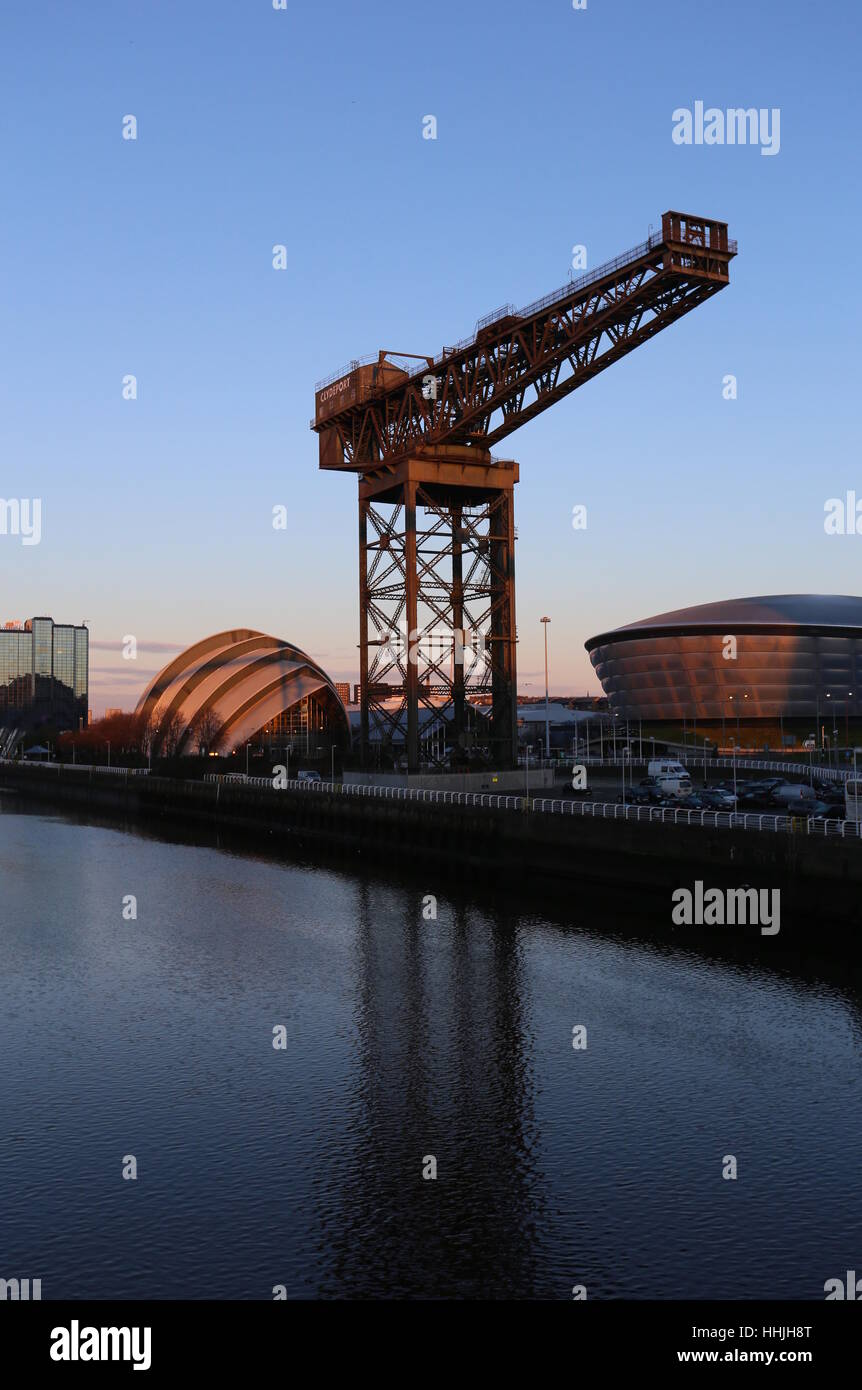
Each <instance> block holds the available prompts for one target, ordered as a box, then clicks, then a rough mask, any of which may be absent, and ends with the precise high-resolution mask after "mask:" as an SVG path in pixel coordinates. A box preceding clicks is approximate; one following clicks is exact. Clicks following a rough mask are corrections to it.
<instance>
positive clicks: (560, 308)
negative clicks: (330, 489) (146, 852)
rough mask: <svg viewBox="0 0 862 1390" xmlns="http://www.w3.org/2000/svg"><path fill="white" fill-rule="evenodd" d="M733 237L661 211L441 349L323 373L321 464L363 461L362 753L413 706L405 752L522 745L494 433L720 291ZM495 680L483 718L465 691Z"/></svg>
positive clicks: (505, 477) (506, 476) (504, 749)
mask: <svg viewBox="0 0 862 1390" xmlns="http://www.w3.org/2000/svg"><path fill="white" fill-rule="evenodd" d="M735 255H736V243H735V242H734V241H730V240H729V239H728V235H727V224H726V223H725V222H715V221H712V220H710V219H708V218H702V217H694V216H691V215H690V214H687V213H680V212H666V213H665V214H664V215H663V217H662V226H661V232H660V233H655V234H654V235H653V236H651V237H650V238H649V240H648V241H646V242H644V243H643V244H642V245H640V246H637V247H635V248H634V249H633V250H631V251H628V252H626V253H625V254H624V255H622V256H618V257H617V258H616V260H614V261H610V262H608V263H607V264H605V265H602V266H599V267H598V268H597V269H596V270H593V271H590V272H589V273H588V274H586V275H583V276H581V277H580V279H578V280H575V281H572V282H570V283H569V284H567V285H564V286H563V287H562V288H561V289H559V290H555V291H554V292H553V293H551V294H549V295H546V296H545V297H544V299H540V300H537V301H536V302H535V303H534V304H530V305H528V306H527V307H526V308H525V309H521V310H516V309H515V308H514V307H513V306H512V305H506V306H504V307H503V308H501V309H498V310H496V311H495V312H494V313H493V314H489V315H487V316H486V317H485V318H483V319H480V320H479V322H478V323H477V325H476V332H475V334H474V335H473V336H472V337H471V338H469V339H468V340H466V341H464V342H461V343H458V344H456V345H455V346H454V347H448V348H443V350H442V352H440V353H439V354H438V355H437V356H436V357H413V356H412V355H411V354H407V353H395V352H390V351H384V352H380V353H378V354H376V355H375V356H374V357H373V358H368V359H362V360H356V361H354V362H351V363H350V365H349V367H347V368H346V369H345V370H343V371H341V372H339V373H336V374H335V375H334V376H333V377H330V378H327V379H326V380H325V381H322V382H320V383H319V384H318V387H317V392H316V396H315V418H314V420H313V421H312V422H311V427H312V429H314V430H316V431H317V433H318V435H319V441H320V467H321V468H323V469H335V470H341V471H349V472H354V473H357V474H358V475H359V548H360V556H359V584H360V643H359V653H360V680H361V707H362V749H363V754H364V756H365V757H366V758H367V756H368V751H369V735H370V727H371V721H372V720H373V721H374V723H375V725H376V726H377V730H378V732H379V733H382V734H383V735H384V737H385V736H386V734H387V733H388V734H389V735H391V734H393V733H395V732H396V730H398V729H399V728H400V727H401V721H402V719H403V717H404V714H405V711H406V718H407V757H408V765H409V767H410V768H415V767H417V766H418V764H419V753H420V740H421V739H423V738H424V740H425V745H426V748H430V747H431V746H432V744H433V746H435V747H436V748H437V750H438V753H439V752H440V750H441V749H442V748H445V746H446V745H447V744H448V745H449V746H452V745H457V746H460V747H461V748H462V749H463V748H465V747H466V748H469V747H471V746H473V745H474V744H475V745H476V746H478V745H484V746H486V747H488V748H489V750H490V754H491V757H492V759H493V761H494V763H495V765H496V766H509V765H511V764H512V763H513V761H514V758H515V751H516V747H517V708H516V700H517V689H516V677H515V643H516V640H517V637H516V630H515V563H514V550H515V531H514V510H513V502H514V485H515V483H516V482H517V481H518V465H517V464H516V463H514V462H512V461H510V460H500V459H496V458H493V457H492V455H491V452H490V451H491V448H492V447H493V445H495V444H497V443H498V442H499V441H500V440H501V439H504V438H505V437H506V435H508V434H511V433H512V432H513V431H514V430H516V429H518V428H519V426H520V425H523V424H525V423H526V422H527V421H528V420H531V419H533V417H534V416H536V415H538V414H539V413H540V412H541V411H543V410H547V409H548V407H549V406H551V405H553V404H554V403H555V402H556V401H559V400H562V398H563V397H564V396H567V395H569V394H570V393H571V392H572V391H574V390H576V389H577V387H579V386H581V385H583V383H584V382H585V381H589V380H590V378H591V377H594V376H596V375H597V373H598V372H600V371H603V370H604V369H605V368H606V367H608V366H610V365H611V363H612V362H616V361H617V360H618V359H619V358H620V357H624V356H625V355H626V353H629V352H631V351H632V349H633V348H636V347H638V346H639V344H640V343H643V342H646V341H647V339H649V338H651V337H653V336H654V335H655V334H656V333H658V332H660V331H661V329H663V328H666V327H667V326H668V325H669V324H671V323H673V322H675V320H676V319H678V318H681V317H682V315H683V314H686V313H688V311H689V310H690V309H693V308H695V307H696V305H698V304H700V303H702V302H703V300H705V299H708V298H709V297H710V296H711V295H713V294H716V293H717V292H718V291H719V290H720V289H722V288H723V287H724V286H725V285H726V284H728V282H729V265H730V261H731V259H732V258H733V256H735ZM405 363H409V366H406V365H405ZM417 363H418V364H419V365H417ZM417 508H419V509H422V511H423V513H424V524H423V525H422V526H421V528H419V529H417ZM489 694H490V702H491V710H490V726H489V730H488V731H487V732H485V733H478V732H477V731H476V730H475V728H474V729H472V730H471V728H470V727H469V722H470V718H471V711H470V707H469V705H468V703H467V697H468V696H469V695H478V696H479V697H480V698H484V699H486V700H487V697H488V695H489ZM422 710H427V711H428V714H427V715H425V716H424V724H425V727H424V729H423V727H422V725H423V716H422V714H421V711H422ZM444 722H445V726H446V732H445V738H443V739H441V738H440V736H439V726H440V725H441V724H442V723H444ZM432 729H433V730H435V731H436V734H437V737H436V739H434V740H432V737H431V730H432Z"/></svg>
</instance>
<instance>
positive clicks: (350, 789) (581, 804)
mask: <svg viewBox="0 0 862 1390" xmlns="http://www.w3.org/2000/svg"><path fill="white" fill-rule="evenodd" d="M240 785H245V786H253V787H261V788H268V789H269V790H271V791H276V790H282V789H290V790H297V791H306V792H313V791H316V792H326V793H328V794H335V795H339V796H374V797H377V798H378V799H382V800H385V801H420V802H429V803H431V804H434V805H444V806H445V805H450V806H479V807H489V808H493V809H496V810H505V811H526V812H539V813H540V814H545V815H568V816H582V817H588V818H595V819H600V820H627V821H628V820H633V821H639V822H640V821H647V822H653V821H656V822H661V823H662V824H665V825H667V824H673V825H694V826H700V827H703V828H707V829H719V830H755V831H770V832H773V833H774V832H778V831H785V832H789V831H796V832H803V831H804V832H805V833H806V834H810V835H824V836H829V835H831V836H836V835H838V836H840V837H841V838H844V839H862V821H859V822H856V821H844V820H819V819H817V818H814V817H809V816H794V815H789V814H783V815H770V814H768V813H766V812H760V811H688V810H685V809H684V808H682V807H675V806H623V805H622V804H621V803H620V802H616V801H566V800H562V799H560V798H557V797H544V796H542V797H527V796H515V795H512V794H508V795H507V794H505V793H502V792H499V793H498V792H456V791H434V790H432V789H429V788H426V787H387V786H382V785H378V784H374V783H371V784H368V783H355V782H300V781H295V780H293V779H290V780H288V781H287V782H285V781H284V780H283V779H281V780H279V779H276V778H273V777H250V778H249V779H248V781H247V782H245V783H242V784H240Z"/></svg>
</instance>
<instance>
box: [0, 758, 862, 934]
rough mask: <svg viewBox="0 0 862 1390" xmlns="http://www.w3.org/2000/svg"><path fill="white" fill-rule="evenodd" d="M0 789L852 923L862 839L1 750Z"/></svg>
mask: <svg viewBox="0 0 862 1390" xmlns="http://www.w3.org/2000/svg"><path fill="white" fill-rule="evenodd" d="M0 788H5V789H7V790H11V791H15V792H17V793H18V794H19V795H21V796H22V797H24V798H26V799H27V800H34V801H38V802H40V803H42V804H45V803H47V804H50V805H54V806H56V807H58V808H59V807H64V806H68V807H78V808H87V809H94V810H99V811H103V812H108V813H118V814H121V815H123V816H125V817H134V818H141V819H145V820H149V821H153V822H158V821H160V820H164V821H172V822H177V821H179V822H182V823H193V824H199V825H210V826H218V827H221V828H224V829H228V828H235V829H238V830H242V831H245V832H250V833H252V834H254V833H257V834H261V835H264V834H265V835H266V837H267V839H268V840H271V838H272V837H273V836H274V837H281V838H283V839H284V840H285V841H292V842H294V843H298V844H303V845H315V844H318V845H328V846H330V847H332V848H336V847H337V848H338V849H339V850H351V851H355V852H359V853H361V854H362V855H364V856H367V857H369V858H378V859H384V860H389V861H393V860H399V861H400V860H403V859H405V858H407V859H409V860H410V861H411V862H416V863H431V864H439V863H440V862H441V860H442V861H445V862H446V864H447V865H449V866H458V867H460V868H461V869H463V870H465V871H470V872H471V873H474V874H481V875H491V876H493V877H494V878H503V879H505V878H512V877H514V878H515V879H517V880H520V881H524V880H525V879H527V880H529V879H531V878H536V877H537V876H538V877H540V878H542V879H551V880H554V881H555V882H556V883H558V884H565V883H575V882H593V883H602V882H605V883H610V882H618V881H619V880H620V879H624V880H625V881H626V882H627V884H628V885H629V886H639V885H640V886H643V887H644V888H662V887H667V888H668V889H669V890H671V891H672V890H673V889H674V888H676V887H678V886H682V885H685V884H687V883H689V882H690V881H691V880H692V878H697V877H699V878H702V879H703V880H704V882H706V883H707V884H709V885H710V886H715V887H725V886H741V885H742V884H745V885H750V886H752V887H758V888H760V887H762V888H775V887H782V888H784V889H785V891H787V890H790V892H791V893H792V898H793V902H794V905H795V906H796V907H797V908H798V909H799V910H800V911H801V912H805V911H814V912H816V914H817V916H818V918H822V917H824V916H827V917H829V918H830V919H835V920H839V921H843V922H847V923H851V924H854V925H856V924H860V923H862V912H860V907H859V901H860V896H862V895H860V883H862V844H860V843H859V841H858V840H855V839H854V840H847V841H844V840H841V839H840V838H835V839H833V838H824V837H822V836H809V835H806V834H804V833H798V832H793V831H790V832H784V833H780V832H772V833H770V832H766V831H764V832H760V833H758V832H756V831H750V830H747V831H746V830H737V829H733V830H731V829H725V828H713V827H708V826H688V825H673V824H659V823H647V822H635V821H623V820H604V819H600V818H592V817H582V816H564V815H552V814H547V813H543V812H542V811H540V810H538V809H520V808H515V807H510V808H508V809H507V808H504V807H497V806H488V805H483V806H478V805H464V804H459V803H457V802H456V803H433V802H427V801H420V800H405V799H390V798H387V797H384V796H380V797H377V796H374V795H363V796H350V795H346V794H345V793H344V792H342V791H340V790H338V791H336V790H326V789H320V790H318V789H316V788H310V789H299V788H295V787H287V788H285V789H283V790H280V791H274V790H273V789H272V788H271V787H270V786H269V785H267V786H263V787H261V786H254V785H247V784H244V783H241V782H240V783H225V782H208V783H207V782H193V781H172V780H169V779H166V778H151V777H129V778H124V777H123V776H112V777H106V776H104V775H99V774H97V773H94V772H85V771H80V770H72V769H58V768H56V767H45V768H33V767H25V768H20V767H17V766H16V765H14V764H8V763H7V764H3V765H2V766H0ZM523 806H529V803H521V807H523Z"/></svg>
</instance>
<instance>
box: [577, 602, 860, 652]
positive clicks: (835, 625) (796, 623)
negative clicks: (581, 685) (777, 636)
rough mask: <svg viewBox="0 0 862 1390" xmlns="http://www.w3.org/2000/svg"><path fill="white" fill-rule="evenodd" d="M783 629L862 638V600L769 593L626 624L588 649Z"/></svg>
mask: <svg viewBox="0 0 862 1390" xmlns="http://www.w3.org/2000/svg"><path fill="white" fill-rule="evenodd" d="M782 630H784V631H787V630H791V631H793V632H800V633H802V632H808V633H811V632H813V633H832V634H833V635H834V636H847V637H862V598H857V597H856V596H855V595H852V594H769V595H765V596H762V597H759V598H734V599H724V600H723V601H721V602H719V603H701V604H697V605H696V606H695V607H693V608H677V609H674V610H673V611H672V612H670V613H659V614H657V615H656V616H655V617H653V618H641V619H640V620H639V621H638V622H635V623H626V624H625V625H624V626H622V627H618V628H614V629H613V630H612V631H610V632H602V633H599V635H598V636H596V637H590V638H589V639H588V641H586V642H585V643H584V646H585V647H586V649H587V651H588V652H591V651H592V650H593V649H594V648H595V647H598V646H601V645H603V644H604V643H606V642H625V641H629V640H632V639H634V638H637V637H666V636H670V635H678V634H680V633H684V632H687V633H703V632H716V631H721V632H732V633H745V632H776V631H782Z"/></svg>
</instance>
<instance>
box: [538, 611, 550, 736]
mask: <svg viewBox="0 0 862 1390" xmlns="http://www.w3.org/2000/svg"><path fill="white" fill-rule="evenodd" d="M550 621H551V620H550V618H540V619H539V622H540V623H541V624H542V626H543V627H544V629H545V757H546V758H547V760H548V762H550V761H551V722H550V713H549V709H548V623H549V622H550Z"/></svg>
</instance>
